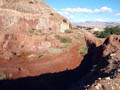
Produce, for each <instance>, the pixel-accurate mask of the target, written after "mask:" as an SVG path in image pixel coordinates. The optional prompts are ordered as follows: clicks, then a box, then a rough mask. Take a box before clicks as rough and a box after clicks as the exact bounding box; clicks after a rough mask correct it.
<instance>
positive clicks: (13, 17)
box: [0, 0, 71, 32]
mask: <svg viewBox="0 0 120 90" xmlns="http://www.w3.org/2000/svg"><path fill="white" fill-rule="evenodd" d="M0 2H1V3H0V12H1V13H0V25H1V26H0V29H1V30H6V29H9V28H10V29H12V28H15V27H14V26H16V29H17V30H19V29H20V30H21V29H22V30H25V31H27V30H30V29H36V30H38V31H42V32H48V31H51V32H52V31H53V32H64V31H65V30H66V29H70V25H71V24H70V22H69V21H68V20H67V19H66V18H64V17H63V16H61V15H59V14H58V13H56V12H55V10H54V9H52V8H50V7H49V6H48V5H47V4H45V2H44V1H43V0H0Z"/></svg>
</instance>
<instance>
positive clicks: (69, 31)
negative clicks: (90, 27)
mask: <svg viewBox="0 0 120 90" xmlns="http://www.w3.org/2000/svg"><path fill="white" fill-rule="evenodd" d="M65 33H73V31H72V30H65Z"/></svg>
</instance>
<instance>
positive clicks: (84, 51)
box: [78, 45, 88, 56]
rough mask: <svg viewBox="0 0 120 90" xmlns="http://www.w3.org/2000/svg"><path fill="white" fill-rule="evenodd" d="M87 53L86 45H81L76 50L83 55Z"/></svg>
mask: <svg viewBox="0 0 120 90" xmlns="http://www.w3.org/2000/svg"><path fill="white" fill-rule="evenodd" d="M87 53H88V47H87V46H84V45H83V46H81V48H80V49H79V50H78V54H82V55H83V56H84V55H86V54H87Z"/></svg>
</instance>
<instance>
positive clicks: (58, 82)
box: [0, 41, 109, 90]
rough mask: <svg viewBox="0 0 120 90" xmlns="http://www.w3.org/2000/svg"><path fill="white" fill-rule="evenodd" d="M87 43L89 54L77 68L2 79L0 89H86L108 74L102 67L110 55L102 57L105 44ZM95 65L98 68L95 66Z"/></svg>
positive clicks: (105, 64)
mask: <svg viewBox="0 0 120 90" xmlns="http://www.w3.org/2000/svg"><path fill="white" fill-rule="evenodd" d="M87 45H88V47H89V49H88V54H87V55H85V57H84V60H83V62H82V64H81V65H80V66H79V67H78V68H76V69H75V70H71V71H65V72H60V73H55V74H44V75H41V76H38V77H27V78H22V79H17V80H5V81H0V90H85V88H84V86H85V85H91V84H92V83H93V82H94V81H95V80H96V79H98V77H106V76H107V74H103V73H102V72H101V71H100V69H102V68H104V67H106V66H107V65H108V64H109V63H108V61H107V59H108V57H102V53H103V50H104V49H103V46H100V47H96V45H95V44H91V43H89V41H87ZM94 65H96V68H93V66H94ZM92 70H93V71H92Z"/></svg>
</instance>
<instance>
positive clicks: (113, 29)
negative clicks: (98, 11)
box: [94, 26, 120, 38]
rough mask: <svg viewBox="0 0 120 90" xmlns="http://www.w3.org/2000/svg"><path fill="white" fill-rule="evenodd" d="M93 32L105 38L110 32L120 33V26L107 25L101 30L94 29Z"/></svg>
mask: <svg viewBox="0 0 120 90" xmlns="http://www.w3.org/2000/svg"><path fill="white" fill-rule="evenodd" d="M94 34H95V35H96V37H98V38H106V37H109V36H110V35H112V34H116V35H120V26H108V27H106V28H105V30H104V31H102V32H99V31H96V32H94Z"/></svg>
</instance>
